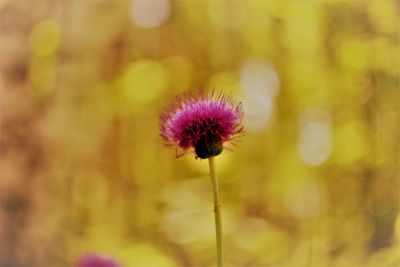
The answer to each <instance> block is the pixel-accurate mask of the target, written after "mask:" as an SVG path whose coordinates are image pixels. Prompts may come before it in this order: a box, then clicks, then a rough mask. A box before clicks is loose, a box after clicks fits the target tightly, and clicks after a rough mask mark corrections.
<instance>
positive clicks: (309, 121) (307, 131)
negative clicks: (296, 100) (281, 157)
mask: <svg viewBox="0 0 400 267" xmlns="http://www.w3.org/2000/svg"><path fill="white" fill-rule="evenodd" d="M298 151H299V154H300V157H301V158H302V159H303V161H304V162H305V163H306V164H308V165H310V166H317V165H320V164H322V163H323V162H325V161H326V160H327V159H328V157H329V155H330V154H331V117H330V114H329V113H328V112H327V111H326V110H324V109H309V110H307V111H305V112H304V113H303V114H302V116H301V117H300V132H299V144H298Z"/></svg>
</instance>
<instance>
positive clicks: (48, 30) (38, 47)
mask: <svg viewBox="0 0 400 267" xmlns="http://www.w3.org/2000/svg"><path fill="white" fill-rule="evenodd" d="M30 41H31V47H32V52H33V54H34V55H35V56H39V57H43V56H50V55H52V54H54V53H55V52H56V51H57V49H58V48H59V46H60V43H61V29H60V25H59V23H58V22H57V21H55V20H44V21H41V22H39V23H38V24H37V25H36V26H35V27H34V28H33V31H32V34H31V40H30Z"/></svg>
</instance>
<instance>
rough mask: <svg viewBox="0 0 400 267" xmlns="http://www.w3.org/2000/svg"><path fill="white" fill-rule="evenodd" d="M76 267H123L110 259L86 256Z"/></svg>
mask: <svg viewBox="0 0 400 267" xmlns="http://www.w3.org/2000/svg"><path fill="white" fill-rule="evenodd" d="M76 267H121V265H119V263H117V262H116V261H115V260H114V259H112V258H109V257H105V256H100V255H98V254H86V255H84V256H82V257H81V258H80V259H79V260H78V262H77V263H76Z"/></svg>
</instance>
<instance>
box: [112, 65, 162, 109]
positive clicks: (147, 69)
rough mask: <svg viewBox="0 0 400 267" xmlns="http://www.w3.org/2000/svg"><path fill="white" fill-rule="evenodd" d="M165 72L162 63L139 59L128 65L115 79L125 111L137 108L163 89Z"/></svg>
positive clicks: (152, 98)
mask: <svg viewBox="0 0 400 267" xmlns="http://www.w3.org/2000/svg"><path fill="white" fill-rule="evenodd" d="M166 84H167V73H166V71H165V69H164V68H163V66H162V64H160V63H159V62H157V61H153V60H139V61H137V62H134V63H132V64H131V65H128V66H127V68H126V69H125V71H124V72H123V74H122V76H121V78H120V79H119V80H118V81H117V86H118V87H119V90H120V93H121V99H120V100H121V105H122V108H123V109H124V110H125V111H134V110H137V109H139V108H141V107H143V105H146V104H148V103H149V102H150V101H152V100H154V99H155V98H156V97H157V96H158V95H159V94H160V93H161V92H162V90H164V89H165V87H166Z"/></svg>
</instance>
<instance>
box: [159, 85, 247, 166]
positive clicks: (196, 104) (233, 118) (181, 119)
mask: <svg viewBox="0 0 400 267" xmlns="http://www.w3.org/2000/svg"><path fill="white" fill-rule="evenodd" d="M242 119H243V109H242V105H241V103H238V102H236V101H235V100H233V98H232V96H231V95H225V94H223V93H222V92H219V93H217V92H216V91H215V90H213V91H211V92H210V93H205V92H204V91H201V92H200V93H199V94H198V95H193V94H190V93H187V94H185V95H183V96H182V97H178V98H177V100H176V102H175V103H174V104H173V105H171V106H170V107H169V108H168V109H167V110H166V111H165V112H164V113H163V114H162V115H161V116H160V122H161V123H160V131H161V138H162V140H163V142H164V143H165V144H166V145H167V146H169V147H173V148H175V149H176V151H177V156H179V154H180V153H178V151H182V152H187V151H190V150H194V151H195V153H196V156H197V157H199V158H202V159H206V158H209V157H212V156H216V155H219V154H220V153H221V152H222V150H223V144H224V143H225V142H229V141H231V140H232V139H233V138H234V137H235V136H236V135H238V134H239V133H241V132H242V131H243V126H242Z"/></svg>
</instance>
